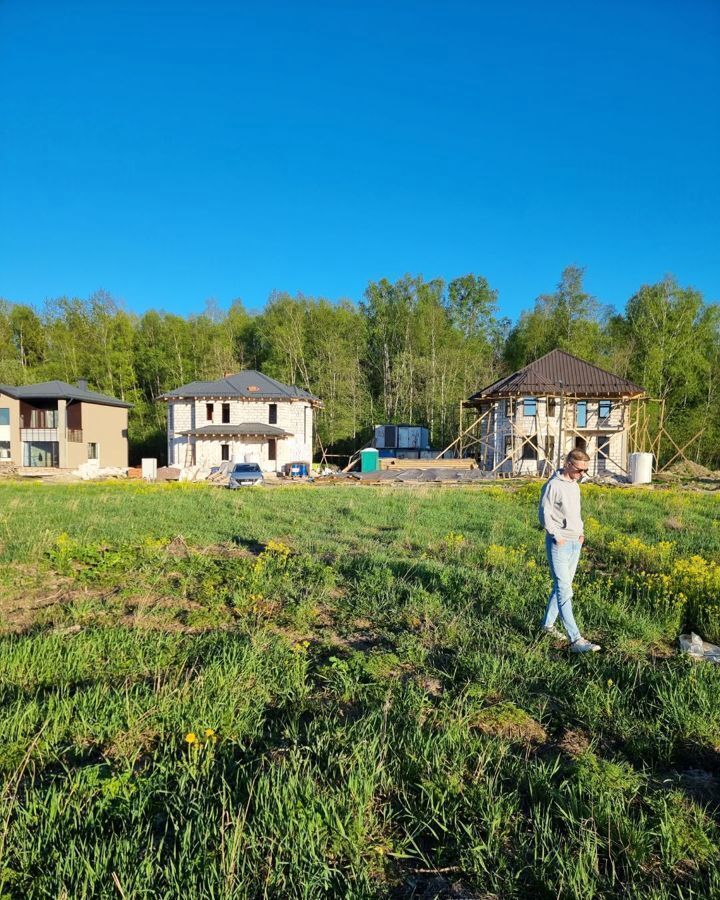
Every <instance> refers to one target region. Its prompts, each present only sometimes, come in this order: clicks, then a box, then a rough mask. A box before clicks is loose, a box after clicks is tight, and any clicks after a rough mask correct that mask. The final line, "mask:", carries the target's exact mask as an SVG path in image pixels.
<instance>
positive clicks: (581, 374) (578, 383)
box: [467, 350, 645, 406]
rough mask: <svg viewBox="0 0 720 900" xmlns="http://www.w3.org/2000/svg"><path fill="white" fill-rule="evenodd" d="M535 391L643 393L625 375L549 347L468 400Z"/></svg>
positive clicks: (601, 394) (593, 394) (594, 394)
mask: <svg viewBox="0 0 720 900" xmlns="http://www.w3.org/2000/svg"><path fill="white" fill-rule="evenodd" d="M536 394H540V395H542V394H553V395H559V394H575V395H578V396H580V397H640V396H643V395H644V394H645V390H644V389H643V388H641V387H640V386H639V385H637V384H634V383H633V382H632V381H628V380H627V378H620V376H619V375H613V373H612V372H608V371H606V370H605V369H601V368H600V367H599V366H594V365H592V364H591V363H589V362H586V361H585V360H584V359H580V358H579V357H577V356H573V355H572V354H571V353H566V352H565V351H564V350H551V351H550V353H546V354H545V356H541V357H540V359H536V360H535V361H534V362H531V363H529V364H528V365H527V366H525V367H524V368H523V369H518V371H517V372H513V373H512V375H506V376H505V378H501V379H499V380H498V381H495V382H493V383H492V384H490V385H488V386H487V387H485V388H483V389H482V390H481V391H478V392H477V393H476V394H473V395H472V397H470V398H469V400H468V401H467V402H468V404H470V405H471V406H472V405H474V404H475V403H476V402H478V401H480V400H486V399H487V400H492V399H495V398H497V397H518V396H520V397H527V396H534V395H536Z"/></svg>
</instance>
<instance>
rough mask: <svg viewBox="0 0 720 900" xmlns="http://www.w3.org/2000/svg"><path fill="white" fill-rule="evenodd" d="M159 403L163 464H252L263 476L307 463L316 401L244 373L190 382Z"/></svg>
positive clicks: (318, 404) (265, 378)
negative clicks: (164, 411) (163, 408)
mask: <svg viewBox="0 0 720 900" xmlns="http://www.w3.org/2000/svg"><path fill="white" fill-rule="evenodd" d="M158 399H160V400H163V401H165V402H166V403H167V405H168V415H167V433H168V465H170V466H178V467H180V468H190V467H192V466H202V467H203V468H212V467H213V466H219V465H220V464H221V463H223V462H226V461H229V462H256V463H258V464H259V465H260V467H261V469H262V470H263V471H264V472H278V471H280V470H281V469H282V467H283V466H284V465H285V464H286V463H291V462H304V463H307V464H308V465H309V464H310V463H311V462H312V455H313V454H312V448H313V413H314V410H316V409H318V408H320V407H321V406H322V403H321V401H320V400H319V399H318V398H317V397H314V396H313V395H312V394H309V393H308V392H307V391H303V390H301V389H300V388H297V387H294V386H291V385H287V384H282V383H281V382H279V381H276V380H275V379H274V378H269V377H268V376H267V375H263V374H262V373H261V372H256V371H254V370H252V369H247V370H245V371H243V372H239V373H238V374H237V375H229V376H227V377H226V378H222V379H220V380H219V381H193V382H192V383H191V384H186V385H183V387H179V388H177V389H176V390H174V391H169V392H168V393H167V394H163V396H162V397H159V398H158Z"/></svg>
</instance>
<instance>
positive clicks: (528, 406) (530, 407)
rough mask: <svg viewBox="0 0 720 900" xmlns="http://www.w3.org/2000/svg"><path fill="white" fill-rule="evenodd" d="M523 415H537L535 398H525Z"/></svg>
mask: <svg viewBox="0 0 720 900" xmlns="http://www.w3.org/2000/svg"><path fill="white" fill-rule="evenodd" d="M523 415H524V416H536V415H537V400H536V399H535V397H525V398H523Z"/></svg>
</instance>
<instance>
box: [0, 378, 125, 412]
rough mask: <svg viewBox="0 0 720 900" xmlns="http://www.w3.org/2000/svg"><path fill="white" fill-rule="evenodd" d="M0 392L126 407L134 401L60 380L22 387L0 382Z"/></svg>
mask: <svg viewBox="0 0 720 900" xmlns="http://www.w3.org/2000/svg"><path fill="white" fill-rule="evenodd" d="M0 393H3V394H6V395H7V396H8V397H12V398H13V399H14V400H80V401H82V402H83V403H97V404H98V405H99V406H122V407H125V409H130V408H131V407H132V403H125V401H124V400H118V399H117V397H109V396H108V395H107V394H98V393H97V391H89V390H87V388H81V387H77V385H74V384H68V383H67V382H66V381H58V380H55V381H43V382H41V383H40V384H23V385H20V387H12V386H11V385H9V384H0Z"/></svg>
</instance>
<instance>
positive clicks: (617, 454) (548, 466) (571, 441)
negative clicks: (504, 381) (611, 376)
mask: <svg viewBox="0 0 720 900" xmlns="http://www.w3.org/2000/svg"><path fill="white" fill-rule="evenodd" d="M535 399H536V400H537V404H536V414H535V415H525V412H524V404H523V402H522V401H523V398H514V399H513V400H512V408H511V415H510V416H508V415H507V412H506V409H507V406H506V401H505V400H501V401H499V402H498V403H497V404H496V406H495V409H494V410H492V411H490V412H489V414H488V416H487V418H486V419H485V420H484V421H483V424H482V426H481V436H482V439H483V441H484V442H485V443H484V444H483V445H482V451H481V460H482V465H483V468H485V469H487V470H492V469H494V468H495V467H496V466H498V468H497V471H498V472H501V473H512V472H514V473H515V474H522V475H538V474H540V475H542V474H545V473H549V472H550V471H551V470H552V469H554V468H555V467H556V466H557V460H558V453H560V458H561V459H562V458H564V457H565V456H566V455H567V454H568V453H569V452H570V450H572V449H573V448H574V447H575V439H576V437H578V435H580V436H582V437H583V438H584V439H585V441H586V447H585V450H586V452H587V454H588V455H589V456H590V465H589V471H590V474H591V475H597V474H599V472H600V466H599V462H598V439H599V438H601V437H603V436H607V437H608V438H609V447H608V451H607V455H608V459H607V461H606V464H605V472H607V473H609V474H618V475H622V474H625V471H626V469H627V435H626V434H625V432H624V431H623V430H622V429H623V425H624V422H625V418H624V417H625V415H626V408H627V404H623V402H622V401H621V400H617V399H616V400H612V401H611V402H612V408H611V413H610V416H609V417H608V418H605V419H600V418H599V416H598V408H599V405H598V400H588V401H587V422H586V426H585V427H584V428H580V427H579V426H578V425H577V402H576V401H575V400H569V399H567V398H566V399H565V400H564V403H563V408H564V415H563V419H564V424H563V427H562V433H563V446H562V447H561V448H559V447H558V440H559V438H558V436H559V434H560V431H561V429H560V407H561V403H560V398H559V397H558V398H555V410H554V413H553V414H552V415H548V403H547V398H545V397H537V398H535ZM530 435H537V445H538V453H537V459H522V445H523V441H524V438H526V437H529V436H530ZM548 438H552V439H554V447H553V448H552V453H551V455H550V454H549V453H548V449H549V444H550V442H549V441H548ZM508 442H509V443H510V444H511V446H513V447H514V457H513V459H508V460H506V461H505V462H503V463H502V464H501V465H499V464H500V463H501V460H503V458H504V456H505V454H506V449H505V448H506V445H507V443H508ZM525 446H527V445H525Z"/></svg>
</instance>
